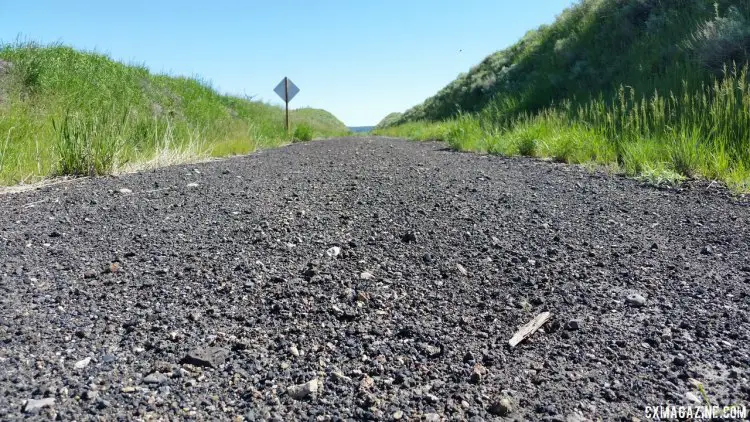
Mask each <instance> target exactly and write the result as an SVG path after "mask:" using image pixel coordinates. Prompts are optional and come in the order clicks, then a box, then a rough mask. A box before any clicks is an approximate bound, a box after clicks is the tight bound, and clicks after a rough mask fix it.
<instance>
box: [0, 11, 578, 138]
mask: <svg viewBox="0 0 750 422" xmlns="http://www.w3.org/2000/svg"><path fill="white" fill-rule="evenodd" d="M572 3H573V0H524V1H518V0H451V1H448V0H287V1H284V0H245V1H228V0H227V1H224V0H215V1H212V2H206V1H191V0H181V1H172V0H150V1H146V0H129V1H93V0H90V1H81V0H67V1H59V0H55V1H52V0H50V1H38V0H23V1H20V0H0V41H3V42H9V41H14V40H16V39H17V38H18V37H19V36H20V37H21V38H22V39H28V40H34V41H39V42H43V43H48V42H62V43H64V44H67V45H71V46H73V47H76V48H81V49H86V50H96V51H98V52H103V53H107V54H109V55H110V56H112V57H113V58H115V59H117V60H120V61H124V62H138V63H143V64H145V65H146V66H148V68H149V69H151V71H153V72H157V73H170V74H178V75H186V76H193V75H199V76H201V77H203V78H204V79H207V80H210V81H211V82H212V83H213V85H214V86H215V87H216V88H217V89H219V90H220V91H222V92H227V93H232V94H240V95H242V94H247V95H253V96H255V97H256V98H257V99H262V100H264V101H269V102H272V103H276V104H279V103H281V102H280V100H279V99H278V98H277V97H276V94H275V93H274V92H273V88H274V87H275V86H276V84H277V83H278V82H279V81H280V80H281V79H282V78H283V77H284V76H289V78H290V79H291V80H292V81H293V82H294V83H295V84H296V85H297V86H299V87H300V89H301V91H300V93H299V94H298V95H297V97H296V98H295V99H294V100H293V101H292V102H291V103H290V104H291V106H292V107H293V108H297V107H307V106H309V107H316V108H324V109H326V110H329V111H331V112H332V113H334V114H335V115H336V116H337V117H338V118H339V119H341V120H342V121H344V123H346V124H347V125H349V126H360V125H361V126H365V125H374V124H376V123H377V122H378V121H379V120H380V119H381V118H383V117H384V116H385V115H386V114H388V113H390V112H392V111H404V110H406V109H407V108H409V107H411V106H413V105H415V104H418V103H421V102H422V101H423V100H424V99H426V98H427V97H429V96H431V95H433V94H434V93H436V92H437V91H438V90H439V89H440V88H442V87H444V86H445V85H446V84H448V83H449V82H450V81H452V80H453V79H455V77H456V76H457V75H458V74H459V73H461V72H465V71H467V70H468V69H469V68H470V67H471V66H473V65H475V64H477V63H479V62H480V61H481V60H482V59H483V58H484V57H486V56H487V55H489V54H490V53H492V52H494V51H497V50H500V49H502V48H504V47H507V46H508V45H510V44H512V43H513V42H515V41H516V40H518V39H519V38H520V37H521V36H523V34H524V33H525V32H526V31H527V30H529V29H533V28H536V27H537V26H539V25H541V24H543V23H551V22H552V21H553V20H554V18H555V16H557V15H558V14H559V13H560V12H562V10H563V9H565V8H566V7H568V6H569V5H570V4H572Z"/></svg>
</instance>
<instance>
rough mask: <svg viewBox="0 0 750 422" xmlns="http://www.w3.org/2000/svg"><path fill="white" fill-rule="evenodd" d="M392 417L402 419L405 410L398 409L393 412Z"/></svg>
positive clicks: (395, 419)
mask: <svg viewBox="0 0 750 422" xmlns="http://www.w3.org/2000/svg"><path fill="white" fill-rule="evenodd" d="M391 417H392V418H393V420H394V421H398V420H401V418H403V417H404V412H402V411H400V410H397V411H395V412H393V414H392V415H391Z"/></svg>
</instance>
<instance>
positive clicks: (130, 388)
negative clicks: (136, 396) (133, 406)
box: [120, 385, 135, 393]
mask: <svg viewBox="0 0 750 422" xmlns="http://www.w3.org/2000/svg"><path fill="white" fill-rule="evenodd" d="M120 391H121V392H123V393H135V387H133V386H132V385H129V386H127V387H122V388H121V389H120Z"/></svg>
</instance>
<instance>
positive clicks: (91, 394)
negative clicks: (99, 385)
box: [84, 390, 99, 401]
mask: <svg viewBox="0 0 750 422" xmlns="http://www.w3.org/2000/svg"><path fill="white" fill-rule="evenodd" d="M84 398H85V399H86V400H88V401H94V400H96V399H97V398H99V392H98V391H95V390H88V391H86V393H84Z"/></svg>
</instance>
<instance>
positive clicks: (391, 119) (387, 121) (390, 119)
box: [375, 112, 403, 128]
mask: <svg viewBox="0 0 750 422" xmlns="http://www.w3.org/2000/svg"><path fill="white" fill-rule="evenodd" d="M402 115H403V113H399V112H394V113H390V114H388V115H387V116H385V117H383V120H381V121H380V122H379V123H378V125H377V126H375V127H377V128H384V127H388V126H390V125H392V124H393V123H395V122H397V121H399V119H401V116H402Z"/></svg>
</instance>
